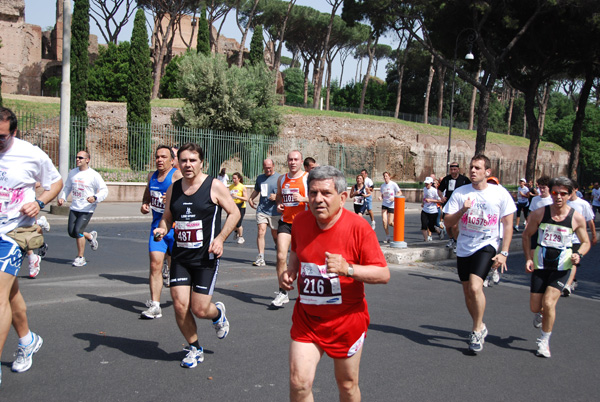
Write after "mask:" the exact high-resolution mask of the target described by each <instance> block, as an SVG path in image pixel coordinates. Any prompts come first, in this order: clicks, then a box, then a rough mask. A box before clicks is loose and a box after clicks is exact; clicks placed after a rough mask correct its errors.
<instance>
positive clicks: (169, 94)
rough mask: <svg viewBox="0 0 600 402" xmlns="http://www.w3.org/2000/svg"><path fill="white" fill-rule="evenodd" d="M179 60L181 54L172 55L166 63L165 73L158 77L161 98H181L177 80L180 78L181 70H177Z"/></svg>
mask: <svg viewBox="0 0 600 402" xmlns="http://www.w3.org/2000/svg"><path fill="white" fill-rule="evenodd" d="M180 61H181V56H175V57H173V58H172V59H171V61H170V62H169V64H167V68H166V69H165V75H163V77H162V78H161V79H160V97H161V98H163V99H165V98H166V99H172V98H181V94H180V92H179V80H180V79H181V72H180V71H179V62H180Z"/></svg>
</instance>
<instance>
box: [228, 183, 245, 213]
mask: <svg viewBox="0 0 600 402" xmlns="http://www.w3.org/2000/svg"><path fill="white" fill-rule="evenodd" d="M229 194H231V195H232V196H234V195H235V196H236V197H241V196H243V195H244V185H243V184H242V183H238V184H237V185H235V184H233V183H232V184H230V185H229ZM233 202H235V204H236V205H239V204H242V206H241V207H240V208H246V201H243V200H240V199H238V198H234V199H233Z"/></svg>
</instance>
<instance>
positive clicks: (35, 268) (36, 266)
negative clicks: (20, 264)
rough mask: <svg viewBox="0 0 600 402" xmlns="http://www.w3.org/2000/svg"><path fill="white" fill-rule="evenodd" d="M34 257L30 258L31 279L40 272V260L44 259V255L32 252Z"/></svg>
mask: <svg viewBox="0 0 600 402" xmlns="http://www.w3.org/2000/svg"><path fill="white" fill-rule="evenodd" d="M32 257H33V259H29V277H30V278H31V279H33V278H35V277H36V276H38V274H39V273H40V261H42V257H40V256H39V255H35V254H32Z"/></svg>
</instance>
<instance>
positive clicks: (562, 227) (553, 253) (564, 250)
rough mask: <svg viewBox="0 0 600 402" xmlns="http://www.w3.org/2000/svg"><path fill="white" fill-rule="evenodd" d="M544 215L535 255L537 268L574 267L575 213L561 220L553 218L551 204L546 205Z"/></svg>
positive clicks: (561, 268)
mask: <svg viewBox="0 0 600 402" xmlns="http://www.w3.org/2000/svg"><path fill="white" fill-rule="evenodd" d="M544 208H545V209H544V217H543V218H542V222H541V223H540V227H539V228H538V238H537V243H538V245H537V247H536V248H535V254H534V257H533V263H534V268H535V269H548V270H558V271H566V270H569V269H571V268H572V266H573V264H572V262H571V255H572V250H571V247H572V245H573V213H574V212H575V210H574V209H573V208H570V210H569V213H568V214H567V217H566V218H565V219H563V220H562V221H560V222H556V221H555V220H554V219H552V213H551V212H550V205H546V206H545V207H544Z"/></svg>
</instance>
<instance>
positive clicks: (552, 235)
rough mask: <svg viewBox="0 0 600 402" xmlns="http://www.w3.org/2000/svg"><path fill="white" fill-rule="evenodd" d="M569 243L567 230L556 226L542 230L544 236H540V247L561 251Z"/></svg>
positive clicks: (549, 226)
mask: <svg viewBox="0 0 600 402" xmlns="http://www.w3.org/2000/svg"><path fill="white" fill-rule="evenodd" d="M570 243H571V235H570V233H569V229H567V228H565V227H563V226H558V225H548V226H546V228H545V229H544V235H543V236H542V246H544V247H552V248H557V249H561V250H562V249H564V248H566V247H568V246H569V244H570Z"/></svg>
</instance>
